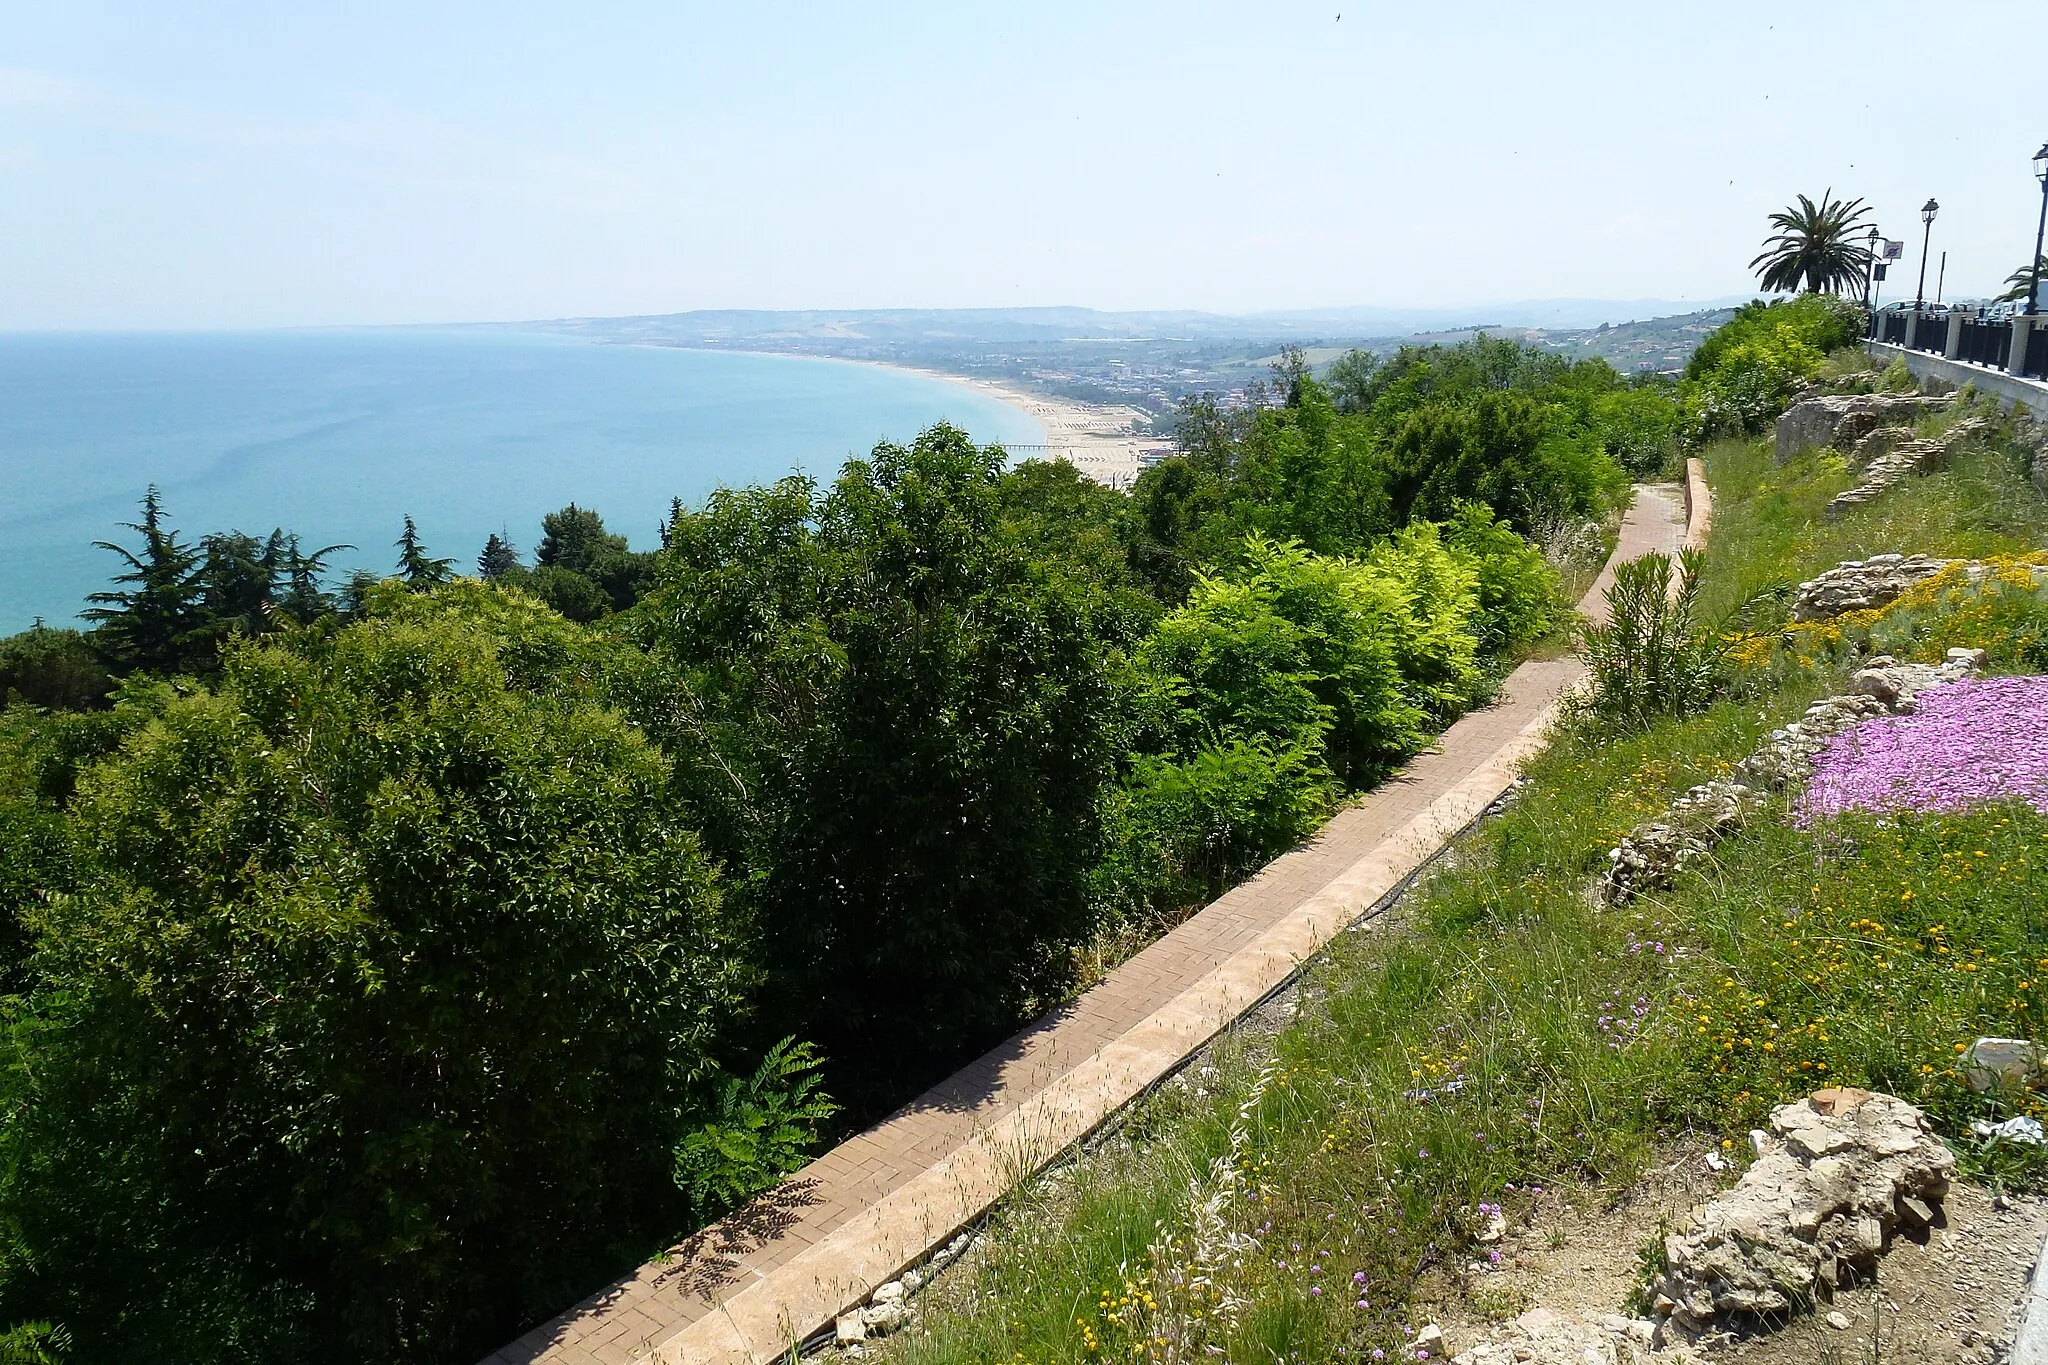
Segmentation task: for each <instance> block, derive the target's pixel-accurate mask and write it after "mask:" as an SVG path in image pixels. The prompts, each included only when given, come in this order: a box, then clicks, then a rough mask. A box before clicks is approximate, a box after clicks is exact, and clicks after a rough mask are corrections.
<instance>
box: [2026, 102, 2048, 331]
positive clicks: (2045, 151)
mask: <svg viewBox="0 0 2048 1365" xmlns="http://www.w3.org/2000/svg"><path fill="white" fill-rule="evenodd" d="M2034 178H2035V179H2036V180H2038V181H2040V182H2041V222H2040V225H2039V226H2038V227H2036V228H2035V229H2034V278H2033V279H2032V280H2030V281H2029V282H2028V283H2027V316H2028V317H2032V316H2033V315H2034V308H2035V305H2037V304H2039V303H2040V302H2041V231H2042V229H2043V228H2048V142H2044V143H2042V144H2041V150H2040V151H2038V152H2035V153H2034Z"/></svg>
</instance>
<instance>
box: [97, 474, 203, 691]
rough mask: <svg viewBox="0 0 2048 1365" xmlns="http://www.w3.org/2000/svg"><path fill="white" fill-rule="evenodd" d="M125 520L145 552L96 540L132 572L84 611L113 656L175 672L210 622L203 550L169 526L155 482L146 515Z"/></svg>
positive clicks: (146, 502) (186, 660)
mask: <svg viewBox="0 0 2048 1365" xmlns="http://www.w3.org/2000/svg"><path fill="white" fill-rule="evenodd" d="M122 525H123V526H125V527H126V528H127V529H128V530H131V531H134V532H136V533H138V534H139V535H141V537H142V552H141V553H140V554H136V553H134V552H133V551H131V550H128V549H126V548H124V547H123V546H120V545H116V544H114V543H113V542H112V541H107V540H98V541H94V542H93V544H94V545H95V546H97V547H98V548H99V549H102V550H112V551H113V552H114V553H115V554H117V555H119V556H121V558H122V559H124V560H126V561H127V562H128V572H126V573H122V574H116V575H115V576H114V582H115V583H116V584H120V585H122V586H119V587H116V588H115V589H114V590H112V591H110V592H96V593H93V594H92V595H91V596H90V597H89V598H88V599H87V600H88V601H91V602H93V603H96V604H97V605H95V606H92V607H89V608H87V609H86V611H85V612H84V613H83V614H84V616H85V617H86V619H87V620H90V621H97V622H99V623H100V638H101V640H102V642H103V643H102V646H101V647H102V648H103V649H104V650H105V652H106V653H107V654H108V656H109V657H110V658H112V659H113V660H114V662H116V663H118V664H121V665H124V666H126V667H129V668H147V669H153V670H156V671H158V672H166V673H168V672H175V671H176V670H178V669H179V668H182V667H185V666H186V665H187V664H188V663H189V662H190V657H191V654H192V652H193V648H194V645H195V643H196V642H197V639H196V637H197V636H198V635H199V634H200V632H201V630H202V628H203V627H204V625H205V624H206V623H205V620H204V617H203V614H202V613H201V611H200V583H199V572H198V570H199V559H200V556H199V551H198V550H196V549H194V548H193V547H191V546H189V545H186V544H184V543H183V542H181V541H180V540H179V539H178V533H177V532H176V531H173V530H170V529H168V528H167V527H165V525H164V509H163V497H162V495H161V494H160V493H159V492H158V490H157V486H156V485H155V484H151V485H150V486H149V491H148V492H147V493H146V494H144V495H143V498H142V520H141V521H130V522H123V523H122Z"/></svg>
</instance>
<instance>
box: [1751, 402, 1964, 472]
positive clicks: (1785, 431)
mask: <svg viewBox="0 0 2048 1365" xmlns="http://www.w3.org/2000/svg"><path fill="white" fill-rule="evenodd" d="M1954 401H1955V397H1954V395H1952V394H1938V395H1937V394H1920V393H1838V394H1826V395H1823V396H1821V397H1818V398H1807V399H1803V400H1801V401H1800V402H1797V403H1794V404H1793V405H1792V406H1791V407H1789V408H1787V409H1785V412H1784V415H1783V416H1781V417H1779V418H1778V429H1777V449H1776V454H1777V461H1778V463H1779V464H1783V463H1785V461H1787V460H1789V459H1791V458H1792V457H1793V456H1795V455H1798V454H1800V453H1801V452H1802V451H1807V450H1811V449H1813V448H1815V447H1816V446H1833V447H1834V448H1835V449H1837V450H1844V449H1847V448H1849V447H1851V446H1853V445H1854V444H1855V443H1856V442H1858V441H1860V440H1862V439H1863V438H1864V437H1865V436H1867V435H1869V434H1870V433H1871V432H1873V431H1876V430H1877V429H1878V428H1880V427H1887V426H1894V425H1897V424H1899V423H1901V422H1906V421H1911V420H1913V419H1914V418H1917V417H1922V416H1925V415H1926V414H1928V413H1930V412H1940V411H1942V410H1943V409H1945V408H1947V407H1948V406H1949V405H1950V404H1951V403H1953V402H1954Z"/></svg>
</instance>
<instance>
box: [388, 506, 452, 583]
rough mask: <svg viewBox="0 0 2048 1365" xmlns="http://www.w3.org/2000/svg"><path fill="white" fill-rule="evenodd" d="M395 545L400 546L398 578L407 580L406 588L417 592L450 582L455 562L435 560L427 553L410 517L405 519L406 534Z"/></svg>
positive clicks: (417, 528) (417, 529)
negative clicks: (449, 573)
mask: <svg viewBox="0 0 2048 1365" xmlns="http://www.w3.org/2000/svg"><path fill="white" fill-rule="evenodd" d="M394 543H395V544H396V545H397V546H398V576H399V577H400V578H402V579H404V580H405V586H407V587H408V588H411V589H413V590H414V591H415V592H417V591H419V590H420V589H422V588H431V587H433V586H434V585H435V584H436V583H446V582H447V581H448V568H449V566H450V565H452V564H454V563H455V561H454V560H452V559H435V558H433V557H432V556H430V555H429V554H428V553H427V547H426V546H425V545H423V544H421V543H420V531H419V527H417V526H415V525H413V524H412V517H411V516H410V515H408V516H407V517H406V519H405V530H404V532H403V533H402V534H401V535H400V536H399V537H398V539H397V541H396V542H394Z"/></svg>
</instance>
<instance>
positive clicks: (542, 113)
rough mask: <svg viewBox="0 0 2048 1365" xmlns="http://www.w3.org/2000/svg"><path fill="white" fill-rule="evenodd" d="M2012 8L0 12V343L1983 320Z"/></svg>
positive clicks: (2013, 213) (1994, 243)
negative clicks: (1788, 230)
mask: <svg viewBox="0 0 2048 1365" xmlns="http://www.w3.org/2000/svg"><path fill="white" fill-rule="evenodd" d="M2038 5H2039V0H2032V3H2030V4H2020V3H2010V4H2008V3H1967V2H1961V3H1950V4H1945V5H1941V6H1931V5H1926V4H1924V3H1911V4H1906V3H1900V4H1893V3H1886V2H1885V0H1874V2H1865V3H1855V4H1832V3H1813V4H1805V5H1796V6H1787V5H1784V4H1782V3H1770V4H1748V3H1728V2H1726V0H1717V3H1715V4H1712V5H1705V4H1677V3H1647V4H1646V3H1643V2H1642V0H1635V2H1634V3H1629V4H1611V5H1596V4H1570V3H1564V2H1563V0H1557V2H1556V3H1551V4H1546V5H1531V4H1527V3H1526V2H1524V3H1498V4H1488V3H1443V2H1432V3H1428V4H1415V3H1412V0H1410V2H1409V3H1403V4H1399V5H1391V4H1377V3H1375V4H1360V3H1356V0H1321V2H1320V3H1316V4H1305V3H1293V2H1292V0H1261V3H1256V4H1224V3H1213V4H1212V3H1201V2H1200V0H1178V2H1177V3H1161V4H1149V3H1117V2H1116V0H1087V2H1086V3H1072V4H1070V3H1065V2H1064V0H1033V2H1032V3H1028V4H1026V3H1017V4H986V3H966V2H964V0H950V3H942V4H941V3H934V4H913V3H900V4H896V3H887V2H886V0H869V2H868V3H864V4H860V5H852V4H846V3H843V0H842V2H841V3H835V4H811V3H801V2H799V0H782V2H781V3H775V4H745V5H735V4H730V3H727V4H719V5H697V4H691V3H680V2H679V0H647V2H646V3H636V2H634V0H581V3H575V4H570V3H566V2H564V3H557V4H551V5H539V4H525V3H520V2H519V0H488V3H468V0H455V2H450V3H434V0H403V2H402V3H386V2H385V0H350V3H349V4H346V5H335V4H331V3H323V4H300V3H294V2H293V0H265V2H264V3H261V4H233V3H210V2H209V0H181V3H179V4H177V5H165V4H161V3H100V2H99V0H63V3H60V4H50V3H43V2H41V0H0V328H6V329H45V328H106V329H121V328H228V327H265V326H294V325H307V324H367V323H410V322H461V321H489V320H517V319H529V318H546V317H564V316H598V315H615V314H630V313H661V312H675V311H682V310H687V309H694V308H860V307H933V308H937V307H956V306H960V307H967V306H972V307H1004V306H1025V305H1053V304H1059V305H1084V306H1090V307H1096V308H1107V309H1132V308H1200V309H1208V310H1213V311H1219V312H1236V313H1241V312H1251V311H1260V310H1275V309H1309V308H1320V307H1338V306H1349V305H1362V304H1377V305H1388V306H1437V305H1464V304H1468V303H1483V302H1495V301H1504V300H1521V299H1548V298H1602V299H1607V298H1614V299H1631V298H1658V299H1671V300H1688V299H1693V300H1698V299H1709V298H1722V297H1725V296H1728V295H1733V294H1740V293H1743V292H1745V291H1746V290H1748V289H1749V288H1750V287H1751V285H1750V278H1751V277H1750V275H1749V272H1748V269H1747V262H1748V261H1749V259H1750V257H1751V256H1753V255H1754V254H1755V253H1756V251H1757V250H1758V248H1759V242H1760V239H1761V238H1762V237H1763V236H1764V234H1765V232H1766V231H1767V229H1766V226H1765V218H1766V215H1767V214H1769V213H1770V212H1771V211H1772V210H1773V209H1775V208H1777V207H1779V206H1781V205H1783V204H1784V203H1786V202H1787V201H1789V200H1791V199H1792V198H1793V196H1794V195H1796V194H1799V193H1806V194H1808V195H1813V196H1818V195H1819V194H1820V193H1821V192H1822V191H1823V190H1826V189H1829V188H1833V189H1834V190H1835V191H1836V192H1837V193H1838V194H1842V195H1845V196H1850V197H1853V196H1862V197H1863V198H1865V199H1867V200H1868V201H1869V202H1870V203H1871V204H1872V205H1873V206H1874V207H1875V210H1876V214H1877V219H1876V221H1877V222H1878V224H1879V225H1880V226H1881V227H1882V228H1884V229H1885V231H1886V232H1887V233H1888V234H1889V235H1890V236H1892V237H1895V238H1903V239H1906V240H1907V242H1908V247H1907V252H1906V255H1907V260H1906V261H1905V262H1904V263H1903V265H1904V268H1903V269H1901V268H1895V269H1894V271H1893V280H1892V282H1891V286H1890V288H1889V292H1888V295H1887V296H1888V297H1892V296H1896V293H1897V291H1898V289H1899V288H1900V286H1901V285H1902V284H1903V287H1904V288H1905V290H1906V291H1907V292H1908V293H1910V292H1911V289H1912V275H1913V273H1914V272H1915V271H1916V270H1917V266H1918V257H1919V252H1920V245H1921V243H1920V238H1921V225H1920V222H1919V214H1918V209H1919V206H1920V204H1921V203H1922V202H1923V201H1924V200H1926V199H1927V198H1928V197H1929V196H1933V197H1935V198H1938V199H1939V200H1940V202H1941V205H1942V208H1941V212H1940V215H1939V217H1938V219H1937V221H1936V222H1935V225H1934V229H1933V239H1934V240H1933V250H1934V252H1935V254H1936V259H1937V261H1938V259H1939V253H1940V252H1941V251H1943V250H1946V251H1948V252H1949V266H1948V276H1947V281H1946V286H1945V289H1946V293H1947V294H1948V296H1950V297H1956V296H1959V295H1964V294H1971V293H1975V294H1983V293H1986V292H1991V291H1993V290H1995V288H1996V284H1997V282H1998V281H1999V280H2001V279H2003V277H2004V276H2005V275H2006V273H2007V272H2008V271H2010V270H2012V269H2014V268H2015V267H2016V266H2018V265H2020V264H2021V263H2022V262H2023V261H2025V260H2026V259H2027V256H2028V252H2029V248H2030V247H2031V246H2032V243H2033V233H2034V227H2035V216H2036V213H2037V212H2038V210H2039V206H2040V188H2039V186H2038V184H2037V183H2036V182H2035V181H2034V179H2033V178H2032V176H2031V175H2030V165H2029V158H2031V156H2032V155H2033V153H2034V151H2035V150H2036V148H2037V147H2038V146H2040V144H2041V140H2042V139H2043V138H2048V108H2044V107H2043V106H2042V105H2041V103H2040V101H2038V100H2030V98H2029V97H2028V96H2026V95H2025V94H2024V93H2023V91H2022V87H2021V85H2020V84H2019V83H2018V77H2016V76H2011V75H2010V73H2008V74H2007V75H2006V76H1999V75H1998V74H1997V73H1998V72H1999V71H2000V70H2002V69H2004V62H2005V54H2007V53H2008V52H2011V51H2014V50H2026V51H2032V50H2034V48H2035V47H2037V46H2038V43H2037V42H2036V39H2037V38H2038V35H2039V18H2040V12H2039V8H2038ZM1340 15H1341V17H1339V16H1340ZM2016 45H2017V47H2016ZM1907 54H1910V60H1907ZM1943 73H1946V74H1943ZM1936 76H1941V79H1939V80H1937V79H1934V78H1935V77H1936ZM1939 90H1946V91H1948V92H1950V94H1949V97H1948V98H1947V100H1946V102H1945V103H1930V101H1929V94H1930V92H1933V91H1939ZM2029 114H2032V115H2033V123H2031V124H2030V123H2028V122H2027V116H2028V115H2029ZM1937 269H1938V267H1937V266H1930V267H1929V271H1928V283H1927V293H1928V296H1929V297H1932V296H1933V294H1934V289H1935V276H1936V273H1937Z"/></svg>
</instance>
